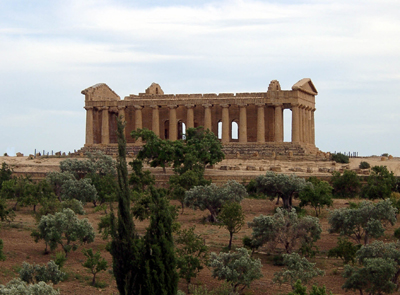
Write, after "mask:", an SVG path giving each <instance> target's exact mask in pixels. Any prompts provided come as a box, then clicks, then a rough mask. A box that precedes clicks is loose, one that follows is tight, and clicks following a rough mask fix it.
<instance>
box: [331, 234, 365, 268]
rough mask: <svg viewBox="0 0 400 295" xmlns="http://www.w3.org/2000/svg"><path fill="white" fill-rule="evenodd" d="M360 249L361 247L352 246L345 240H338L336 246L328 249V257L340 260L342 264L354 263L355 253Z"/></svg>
mask: <svg viewBox="0 0 400 295" xmlns="http://www.w3.org/2000/svg"><path fill="white" fill-rule="evenodd" d="M360 248H361V245H360V244H359V245H353V243H351V242H350V241H348V240H347V239H342V238H340V237H339V238H338V242H337V246H336V247H334V248H332V249H330V250H329V252H328V257H334V258H340V259H342V260H343V263H344V264H348V263H349V262H351V263H354V261H355V259H356V253H357V251H358V250H359V249H360Z"/></svg>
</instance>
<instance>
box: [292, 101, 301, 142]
mask: <svg viewBox="0 0 400 295" xmlns="http://www.w3.org/2000/svg"><path fill="white" fill-rule="evenodd" d="M299 121H300V120H299V106H298V105H295V106H292V142H296V143H298V142H300V132H299Z"/></svg>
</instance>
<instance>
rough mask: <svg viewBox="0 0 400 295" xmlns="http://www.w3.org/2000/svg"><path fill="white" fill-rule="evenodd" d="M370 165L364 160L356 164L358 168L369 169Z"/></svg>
mask: <svg viewBox="0 0 400 295" xmlns="http://www.w3.org/2000/svg"><path fill="white" fill-rule="evenodd" d="M370 167H371V165H370V164H369V163H368V162H365V161H361V162H360V165H359V166H358V168H360V169H369V168H370Z"/></svg>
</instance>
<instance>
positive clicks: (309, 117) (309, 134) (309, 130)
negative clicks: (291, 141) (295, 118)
mask: <svg viewBox="0 0 400 295" xmlns="http://www.w3.org/2000/svg"><path fill="white" fill-rule="evenodd" d="M307 143H309V144H310V143H311V111H310V109H309V108H307Z"/></svg>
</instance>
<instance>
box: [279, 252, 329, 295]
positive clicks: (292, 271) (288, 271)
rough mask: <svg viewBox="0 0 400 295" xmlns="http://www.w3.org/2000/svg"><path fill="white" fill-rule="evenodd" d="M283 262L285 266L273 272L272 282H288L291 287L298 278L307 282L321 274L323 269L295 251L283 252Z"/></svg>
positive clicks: (293, 286)
mask: <svg viewBox="0 0 400 295" xmlns="http://www.w3.org/2000/svg"><path fill="white" fill-rule="evenodd" d="M283 264H284V265H285V268H284V269H283V270H281V271H278V272H276V273H275V274H274V278H273V282H274V283H278V284H280V285H281V284H284V283H289V284H290V285H291V286H292V289H294V288H295V284H296V282H297V281H298V280H300V281H302V282H304V283H305V284H307V283H308V282H309V281H310V280H311V279H313V278H315V277H316V276H322V275H324V274H325V272H324V271H322V270H320V269H319V268H316V267H315V263H311V262H309V261H308V260H307V259H306V258H304V257H303V258H301V257H300V255H299V254H297V253H291V254H283Z"/></svg>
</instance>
